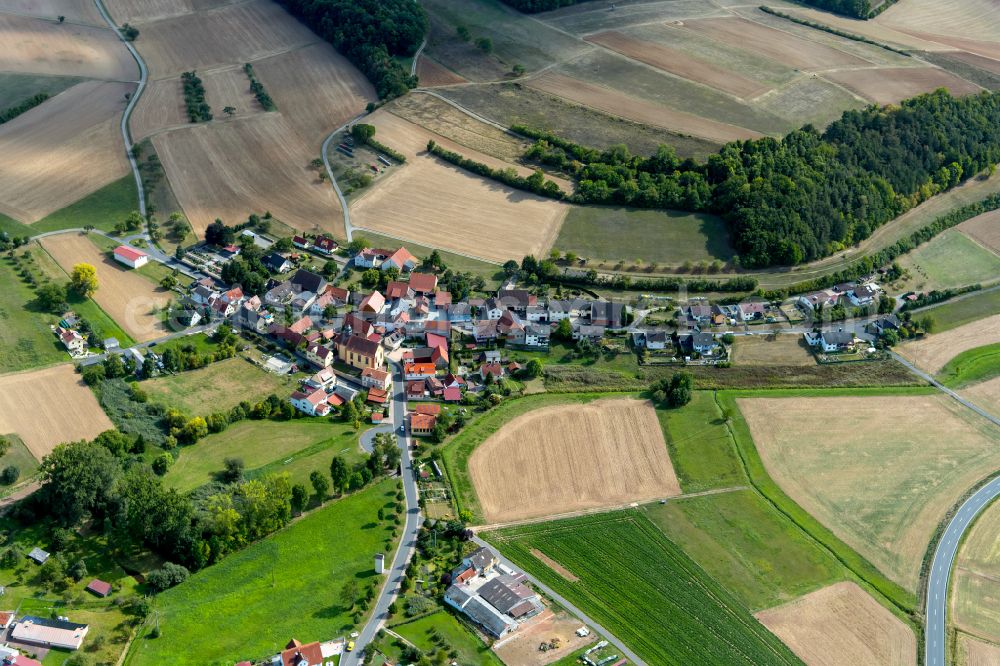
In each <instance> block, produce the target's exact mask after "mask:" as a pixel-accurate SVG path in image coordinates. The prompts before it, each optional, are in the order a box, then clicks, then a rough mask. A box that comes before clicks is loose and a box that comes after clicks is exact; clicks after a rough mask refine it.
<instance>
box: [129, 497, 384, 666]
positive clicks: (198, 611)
mask: <svg viewBox="0 0 1000 666" xmlns="http://www.w3.org/2000/svg"><path fill="white" fill-rule="evenodd" d="M395 493H396V490H395V486H394V485H393V484H392V482H390V481H384V482H382V483H380V484H378V485H375V486H373V487H371V488H369V489H367V490H365V491H363V492H360V493H357V494H355V495H352V496H350V497H347V498H345V499H342V500H339V501H337V502H333V503H331V504H328V505H327V506H325V507H324V508H322V509H319V510H317V511H314V512H312V513H310V514H309V515H307V516H305V517H303V518H302V519H300V520H298V521H296V522H294V523H293V524H292V525H290V526H289V527H287V528H285V529H284V530H282V531H281V532H278V533H277V534H274V535H272V536H270V537H268V538H266V539H264V540H262V541H259V542H257V543H255V544H253V545H252V546H250V547H248V548H246V549H245V550H243V551H241V552H239V553H236V554H234V555H230V556H229V557H227V558H226V559H225V560H223V561H222V562H220V563H219V564H216V565H215V566H212V567H209V568H207V569H205V570H203V571H200V572H198V573H197V574H195V575H193V576H191V578H189V579H188V580H187V581H185V582H184V583H182V584H181V585H179V586H177V587H175V588H172V589H170V590H167V591H166V592H164V593H162V594H160V595H159V596H158V597H157V598H156V605H155V611H156V612H155V614H154V616H155V617H156V618H157V619H158V626H159V629H160V632H161V635H160V637H159V638H153V634H152V633H150V632H151V630H152V628H153V626H154V625H153V623H152V622H150V623H148V624H147V626H146V630H145V631H143V632H142V633H141V635H140V637H139V638H137V639H136V641H135V642H134V643H133V645H132V648H131V650H130V652H129V655H128V657H127V659H126V662H125V663H127V664H131V665H134V666H143V665H144V664H166V663H170V664H176V665H178V666H181V665H184V664H191V665H194V664H199V665H201V664H211V663H233V662H235V661H238V660H239V659H253V660H264V659H267V658H269V657H270V655H273V654H275V653H277V652H278V651H279V650H281V649H282V648H283V647H284V645H285V644H286V643H287V642H288V640H289V639H290V638H292V637H293V636H294V637H295V638H297V639H299V640H301V641H302V642H304V643H308V642H310V641H314V640H328V639H331V638H334V637H336V636H338V635H343V634H344V633H346V632H349V631H351V630H352V629H355V628H359V627H355V623H354V622H353V620H352V617H351V616H352V610H351V608H349V607H347V605H346V604H344V603H342V602H341V601H340V600H339V596H340V595H339V592H340V590H341V588H343V586H344V584H345V583H347V582H348V581H356V582H357V583H358V585H359V587H362V588H364V587H365V586H367V585H371V584H380V583H381V581H380V580H378V577H377V576H376V574H375V573H374V569H373V566H372V554H373V553H377V552H386V550H387V549H389V548H390V547H391V546H392V545H393V543H394V541H395V540H394V539H393V538H392V533H393V527H392V526H391V525H389V524H386V523H385V522H380V521H378V520H377V519H376V513H377V512H378V509H379V508H380V507H383V506H386V505H388V504H395V499H394V498H395Z"/></svg>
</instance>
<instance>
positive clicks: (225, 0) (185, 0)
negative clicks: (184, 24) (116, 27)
mask: <svg viewBox="0 0 1000 666" xmlns="http://www.w3.org/2000/svg"><path fill="white" fill-rule="evenodd" d="M231 2H236V0H107V2H105V5H106V6H107V8H108V12H109V13H110V14H111V16H112V18H114V19H115V21H116V22H118V23H119V24H121V23H126V22H128V23H133V24H135V23H141V22H149V21H156V20H159V19H164V18H170V17H173V16H180V15H181V14H190V13H191V12H195V11H198V10H202V9H212V8H213V7H219V6H222V5H227V4H230V3H231Z"/></svg>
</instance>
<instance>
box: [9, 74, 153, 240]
mask: <svg viewBox="0 0 1000 666" xmlns="http://www.w3.org/2000/svg"><path fill="white" fill-rule="evenodd" d="M134 90H135V86H134V85H133V84H130V83H111V82H100V81H85V82H83V83H79V84H77V85H75V86H73V87H72V88H70V89H69V90H66V91H65V92H62V93H60V94H59V95H56V96H55V97H53V98H52V99H50V100H48V101H46V102H45V103H44V104H41V105H40V106H37V107H35V108H34V109H32V110H31V111H28V112H27V113H24V114H22V115H20V116H18V117H17V118H15V119H14V120H12V121H10V122H8V123H4V124H3V125H0V155H2V156H3V157H2V159H3V167H2V168H0V213H3V214H5V215H8V216H9V217H12V218H14V219H16V220H19V221H21V222H25V223H30V222H35V221H37V220H39V219H41V218H43V217H45V216H46V215H48V214H49V213H52V212H54V211H56V210H59V209H61V208H64V207H66V206H68V205H69V204H71V203H73V202H75V201H77V200H79V199H81V198H83V197H85V196H86V195H88V194H90V193H91V192H93V191H95V190H97V189H100V188H101V187H103V186H105V185H107V184H109V183H111V182H113V181H115V180H118V179H119V178H121V177H122V176H124V175H125V174H126V173H127V172H128V162H127V161H126V159H125V148H124V145H123V142H122V137H121V133H120V132H119V131H118V114H120V113H121V111H122V109H124V107H125V97H124V96H125V95H126V94H128V93H131V92H133V91H134Z"/></svg>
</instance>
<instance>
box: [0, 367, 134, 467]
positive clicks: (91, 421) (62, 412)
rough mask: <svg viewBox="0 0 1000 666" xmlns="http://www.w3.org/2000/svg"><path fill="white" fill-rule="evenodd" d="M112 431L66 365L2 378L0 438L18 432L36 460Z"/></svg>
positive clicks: (97, 405)
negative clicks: (64, 445) (61, 446)
mask: <svg viewBox="0 0 1000 666" xmlns="http://www.w3.org/2000/svg"><path fill="white" fill-rule="evenodd" d="M113 427H114V426H113V425H112V423H111V421H110V420H109V419H108V417H107V416H106V415H105V414H104V411H103V410H102V409H101V406H100V405H99V404H98V403H97V398H95V397H94V394H93V393H91V392H90V389H89V388H87V386H86V384H84V383H83V381H82V380H81V379H80V376H79V375H77V374H76V372H75V371H74V370H73V366H72V365H70V364H65V365H57V366H54V367H52V368H46V369H44V370H36V371H34V372H24V373H18V374H12V375H0V433H17V434H18V436H20V438H21V439H22V440H23V441H24V445H25V446H26V447H28V451H30V452H31V454H32V455H33V456H35V457H36V458H37V459H38V460H41V459H42V457H43V456H46V455H48V454H49V453H51V452H52V449H53V448H55V447H56V445H57V444H61V443H62V442H71V441H75V440H78V439H93V438H94V437H96V436H97V435H99V434H100V433H102V432H104V431H105V430H110V429H111V428H113Z"/></svg>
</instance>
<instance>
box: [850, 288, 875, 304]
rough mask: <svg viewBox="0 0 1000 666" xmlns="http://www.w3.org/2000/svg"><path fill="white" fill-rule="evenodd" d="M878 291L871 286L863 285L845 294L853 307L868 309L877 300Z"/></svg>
mask: <svg viewBox="0 0 1000 666" xmlns="http://www.w3.org/2000/svg"><path fill="white" fill-rule="evenodd" d="M878 291H879V290H878V288H877V287H875V286H873V285H870V284H863V285H861V286H858V287H855V288H854V289H852V290H851V291H849V292H847V298H848V300H850V301H851V305H854V306H855V307H868V306H869V305H871V304H872V303H874V302H875V299H876V298H878Z"/></svg>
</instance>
